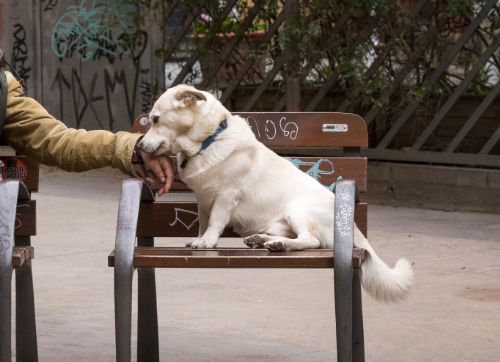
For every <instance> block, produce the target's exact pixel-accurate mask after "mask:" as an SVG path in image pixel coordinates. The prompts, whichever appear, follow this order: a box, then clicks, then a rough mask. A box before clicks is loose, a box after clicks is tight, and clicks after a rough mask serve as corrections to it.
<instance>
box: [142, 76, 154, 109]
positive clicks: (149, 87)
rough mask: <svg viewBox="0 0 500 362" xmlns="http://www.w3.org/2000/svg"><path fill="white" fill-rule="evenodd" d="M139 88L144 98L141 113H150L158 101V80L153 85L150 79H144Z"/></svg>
mask: <svg viewBox="0 0 500 362" xmlns="http://www.w3.org/2000/svg"><path fill="white" fill-rule="evenodd" d="M139 88H140V89H141V96H142V107H141V111H142V113H149V111H150V109H151V107H152V106H153V104H154V103H155V102H156V100H157V99H158V80H156V79H155V83H154V85H153V84H151V83H150V82H149V80H148V79H143V80H142V81H141V85H140V86H139Z"/></svg>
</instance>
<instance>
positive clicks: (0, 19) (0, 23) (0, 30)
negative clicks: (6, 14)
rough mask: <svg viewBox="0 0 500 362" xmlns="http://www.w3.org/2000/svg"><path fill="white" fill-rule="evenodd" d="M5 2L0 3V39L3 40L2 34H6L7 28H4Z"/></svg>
mask: <svg viewBox="0 0 500 362" xmlns="http://www.w3.org/2000/svg"><path fill="white" fill-rule="evenodd" d="M2 8H3V4H2V3H0V40H2V36H3V35H4V34H5V30H3V14H2Z"/></svg>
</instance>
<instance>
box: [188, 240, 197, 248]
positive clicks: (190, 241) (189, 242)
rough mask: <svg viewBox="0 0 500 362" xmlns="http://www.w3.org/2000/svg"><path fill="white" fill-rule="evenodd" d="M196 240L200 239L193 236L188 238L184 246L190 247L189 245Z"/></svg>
mask: <svg viewBox="0 0 500 362" xmlns="http://www.w3.org/2000/svg"><path fill="white" fill-rule="evenodd" d="M196 240H200V239H199V238H193V239H191V240H189V241H188V242H186V248H190V247H191V245H193V243H194V242H195V241H196Z"/></svg>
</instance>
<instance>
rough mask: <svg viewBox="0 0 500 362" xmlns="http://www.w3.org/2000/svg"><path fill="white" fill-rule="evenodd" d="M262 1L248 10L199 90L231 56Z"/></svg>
mask: <svg viewBox="0 0 500 362" xmlns="http://www.w3.org/2000/svg"><path fill="white" fill-rule="evenodd" d="M263 1H264V0H257V1H255V3H254V6H253V7H252V8H251V9H250V11H249V12H248V14H247V16H246V17H245V19H244V20H243V22H242V23H241V24H240V26H239V28H238V30H237V31H236V33H234V35H233V37H232V39H231V41H230V42H229V43H227V44H226V46H225V47H224V49H223V50H222V52H221V53H220V55H219V57H220V58H221V60H220V62H219V63H218V64H217V65H216V66H215V68H214V70H213V71H212V72H211V73H210V74H209V75H207V76H206V77H205V79H204V80H203V82H202V83H201V84H200V87H201V88H206V87H207V86H208V85H209V83H210V81H211V79H212V78H213V77H215V76H216V75H217V72H218V71H219V69H220V68H221V67H222V64H224V62H225V61H226V60H227V58H228V57H229V56H230V55H231V51H232V50H233V49H234V48H235V47H236V45H238V42H239V40H240V38H241V36H242V35H244V33H245V32H246V30H247V29H248V27H249V26H250V25H252V21H253V19H255V17H256V16H257V15H258V14H259V11H260V9H261V7H262V2H263Z"/></svg>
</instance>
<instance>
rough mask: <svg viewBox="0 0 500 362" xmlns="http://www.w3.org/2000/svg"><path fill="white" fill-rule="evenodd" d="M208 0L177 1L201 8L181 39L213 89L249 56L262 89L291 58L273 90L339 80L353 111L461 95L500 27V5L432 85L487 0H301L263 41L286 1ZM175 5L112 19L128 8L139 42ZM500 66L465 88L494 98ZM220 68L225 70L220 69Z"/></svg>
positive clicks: (132, 5)
mask: <svg viewBox="0 0 500 362" xmlns="http://www.w3.org/2000/svg"><path fill="white" fill-rule="evenodd" d="M200 1H201V0H191V1H186V0H181V1H179V3H178V5H177V6H179V7H180V8H181V9H182V11H183V13H184V15H185V16H188V15H190V14H193V13H196V14H198V15H197V16H195V17H194V20H193V23H192V26H191V29H190V30H189V31H188V33H187V35H186V36H187V37H191V38H190V39H191V40H190V42H187V43H188V45H185V44H184V45H182V44H181V45H179V46H178V48H177V51H182V52H186V51H187V52H189V53H191V54H198V55H199V57H200V59H201V61H202V63H203V65H204V67H205V68H206V69H205V70H204V76H209V77H212V78H210V79H207V80H206V82H205V85H206V86H207V87H209V88H213V87H219V88H224V87H225V86H226V85H227V84H230V83H231V82H232V81H234V79H235V78H236V75H237V73H238V70H239V69H241V66H242V64H243V63H244V61H245V60H246V59H247V58H249V57H252V58H254V59H257V61H256V62H255V64H254V66H253V67H252V68H251V69H250V70H249V72H248V73H247V75H245V77H243V79H241V80H239V85H241V86H254V87H256V86H258V85H260V84H261V82H262V81H263V79H264V78H265V77H266V72H267V71H269V70H270V69H271V68H272V65H273V64H276V62H278V61H279V60H280V59H281V57H282V56H286V55H288V54H290V55H291V57H290V59H289V60H288V61H287V62H286V63H285V66H283V67H282V69H281V70H280V71H279V73H278V74H277V76H276V77H275V79H274V80H273V82H271V84H270V86H273V87H278V88H280V89H281V90H282V91H284V90H285V88H286V80H287V79H288V78H289V77H300V78H301V79H302V80H303V82H302V87H303V88H305V89H311V92H317V90H318V89H319V88H321V87H323V85H324V84H325V82H327V81H329V80H332V79H333V83H332V86H331V87H330V89H329V91H330V92H344V93H345V94H346V97H347V99H348V103H349V108H348V109H347V110H349V111H359V110H368V109H370V108H372V107H376V108H379V109H383V110H384V112H385V114H389V113H391V112H392V111H393V110H395V109H400V108H401V106H404V105H406V104H408V102H416V103H425V102H427V101H429V99H431V98H432V97H433V96H440V95H445V94H448V93H450V92H453V90H454V89H455V88H456V87H457V85H458V84H460V82H461V80H462V79H463V78H464V76H465V75H466V74H467V72H469V71H470V70H471V69H472V67H473V66H474V64H475V63H476V62H477V59H478V57H479V56H480V55H481V54H482V53H483V52H484V50H485V48H486V47H487V45H488V44H490V43H491V42H492V41H494V40H495V38H496V36H497V34H498V29H499V28H500V8H499V7H498V6H496V7H494V8H493V10H492V11H490V13H489V14H488V16H487V19H486V20H485V21H484V22H483V23H482V24H481V27H480V30H478V31H476V32H475V33H474V35H473V36H472V37H471V38H470V39H469V40H468V41H467V42H466V44H465V46H464V47H463V48H462V49H461V50H460V52H459V54H458V55H457V56H456V57H455V58H454V59H453V61H452V62H451V63H450V64H449V65H448V67H447V69H446V71H445V72H444V74H443V76H442V77H441V78H440V79H439V81H438V82H436V83H435V84H434V85H433V86H432V87H429V86H427V83H428V81H429V79H430V77H431V75H432V74H433V72H434V70H435V69H436V68H437V67H438V66H439V64H440V63H441V62H442V61H443V60H444V59H445V56H446V54H447V51H448V49H449V48H450V46H452V44H453V43H454V42H456V41H457V39H458V38H459V37H460V35H461V34H462V33H463V32H464V31H465V29H466V28H467V26H469V24H470V22H471V21H472V19H473V18H474V17H475V16H477V14H478V13H479V12H480V10H481V8H482V7H483V5H484V4H485V3H486V0H479V1H478V0H453V1H449V0H435V1H432V2H428V3H426V4H425V5H424V6H423V8H422V9H421V10H420V12H419V13H418V14H412V9H413V8H414V6H415V5H416V3H417V1H416V0H415V1H407V2H401V1H393V0H343V1H338V0H298V7H297V8H296V9H292V12H291V14H290V15H289V17H288V18H287V20H286V21H285V23H284V24H282V25H281V27H280V28H279V31H277V32H276V33H274V34H273V35H272V37H271V40H270V41H269V42H267V43H266V44H259V42H260V41H261V39H262V38H256V36H255V35H252V34H253V33H254V32H255V31H256V30H261V31H264V32H266V31H268V30H269V29H270V27H271V26H272V24H273V23H274V21H275V20H276V18H277V17H278V15H279V14H280V12H281V11H283V7H284V2H283V0H262V1H260V2H259V1H257V0H254V1H253V2H252V3H250V2H249V1H247V0H240V1H237V2H236V5H235V6H234V8H233V9H231V11H230V12H229V13H228V14H227V15H226V16H224V18H222V14H223V10H224V8H225V6H226V5H227V2H228V0H225V1H219V0H207V1H205V5H204V6H203V8H202V11H201V13H200V12H197V9H198V7H199V5H200ZM289 1H290V0H287V2H288V4H290V2H289ZM256 3H257V4H258V5H255V4H256ZM171 6H172V2H171V1H167V0H162V1H153V0H149V1H147V0H115V1H114V2H113V5H112V6H110V18H112V19H113V18H114V19H115V20H120V19H121V18H120V16H117V15H116V14H118V13H123V11H125V13H126V16H127V17H128V23H129V24H131V25H130V27H129V29H130V34H129V35H128V36H127V38H126V40H127V42H128V43H129V44H131V46H134V45H135V46H137V45H138V44H139V43H140V41H141V40H142V37H141V36H140V35H139V34H140V31H141V29H142V28H143V27H144V25H145V23H146V19H147V18H148V17H149V18H153V19H154V21H156V22H157V24H158V26H160V27H164V26H165V24H166V21H167V19H166V17H165V14H170V12H171V10H172V9H171ZM254 6H260V8H259V11H258V14H257V15H256V16H255V18H254V19H253V20H252V21H251V22H250V23H249V24H247V25H245V26H246V28H245V29H242V27H243V26H244V24H245V23H246V22H245V19H246V18H247V17H248V16H249V14H250V13H251V11H252V8H253V7H254ZM117 9H121V10H120V11H118V10H117ZM238 31H244V35H243V36H242V37H241V39H238V40H239V41H240V44H239V45H238V46H236V47H235V48H234V49H233V50H232V51H231V53H230V54H229V55H227V54H226V53H225V47H226V45H227V44H228V42H229V40H231V39H232V36H233V35H231V34H234V33H237V32H238ZM259 36H261V35H259ZM255 39H257V40H255ZM169 41H170V39H166V43H168V42H169ZM183 47H184V48H183ZM155 54H156V55H158V56H165V51H164V49H158V50H156V52H155ZM226 55H227V56H226ZM171 56H172V55H171ZM266 64H267V67H266ZM374 64H375V65H374ZM499 64H500V63H498V61H494V60H493V59H490V60H489V61H488V63H487V64H485V66H484V67H483V69H482V70H481V71H480V72H479V73H478V74H477V75H476V77H475V78H474V81H473V82H472V83H471V84H470V86H469V88H468V89H467V92H468V93H473V94H487V93H488V92H489V90H490V89H491V87H492V81H493V79H497V77H498V73H499V68H498V67H499ZM219 68H221V69H222V70H219V71H218V72H217V71H216V70H217V69H219ZM332 77H333V78H332ZM381 116H382V117H383V116H384V113H383V112H382V113H381Z"/></svg>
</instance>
